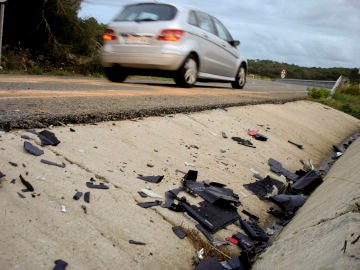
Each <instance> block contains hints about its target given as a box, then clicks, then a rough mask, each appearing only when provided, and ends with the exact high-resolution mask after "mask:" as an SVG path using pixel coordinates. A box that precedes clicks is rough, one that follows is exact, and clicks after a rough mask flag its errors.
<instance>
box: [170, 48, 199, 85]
mask: <svg viewBox="0 0 360 270" xmlns="http://www.w3.org/2000/svg"><path fill="white" fill-rule="evenodd" d="M197 75H198V64H197V62H196V59H195V57H194V56H193V55H190V56H189V57H187V58H186V60H185V61H184V64H183V65H182V66H181V67H180V68H179V70H178V71H177V72H176V75H175V78H174V80H175V83H176V84H177V85H178V86H180V87H185V88H190V87H193V86H194V84H195V83H196V80H197Z"/></svg>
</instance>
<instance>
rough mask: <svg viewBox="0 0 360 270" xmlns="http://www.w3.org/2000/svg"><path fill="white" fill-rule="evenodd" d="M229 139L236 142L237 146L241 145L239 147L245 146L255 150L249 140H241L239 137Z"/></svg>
mask: <svg viewBox="0 0 360 270" xmlns="http://www.w3.org/2000/svg"><path fill="white" fill-rule="evenodd" d="M231 139H232V140H233V141H236V142H237V143H238V144H241V145H244V146H247V147H252V148H256V146H254V145H253V143H252V142H251V141H249V140H246V139H243V138H240V137H231Z"/></svg>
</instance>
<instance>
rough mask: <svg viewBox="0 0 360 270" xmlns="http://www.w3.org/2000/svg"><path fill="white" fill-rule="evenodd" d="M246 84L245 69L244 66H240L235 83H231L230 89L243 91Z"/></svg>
mask: <svg viewBox="0 0 360 270" xmlns="http://www.w3.org/2000/svg"><path fill="white" fill-rule="evenodd" d="M245 83H246V69H245V67H244V66H240V68H239V71H238V73H237V75H236V78H235V81H233V82H231V86H232V88H235V89H243V88H244V86H245Z"/></svg>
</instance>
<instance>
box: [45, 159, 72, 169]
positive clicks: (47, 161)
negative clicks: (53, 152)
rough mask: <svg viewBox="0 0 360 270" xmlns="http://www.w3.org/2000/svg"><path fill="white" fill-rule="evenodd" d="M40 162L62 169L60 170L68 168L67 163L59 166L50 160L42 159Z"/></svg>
mask: <svg viewBox="0 0 360 270" xmlns="http://www.w3.org/2000/svg"><path fill="white" fill-rule="evenodd" d="M40 162H41V163H44V164H47V165H52V166H56V167H60V168H65V166H66V165H65V163H62V164H58V163H55V162H52V161H49V160H46V159H42V160H40Z"/></svg>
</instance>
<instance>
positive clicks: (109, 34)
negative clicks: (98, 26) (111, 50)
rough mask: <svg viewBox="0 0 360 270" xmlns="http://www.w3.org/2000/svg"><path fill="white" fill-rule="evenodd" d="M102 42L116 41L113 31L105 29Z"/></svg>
mask: <svg viewBox="0 0 360 270" xmlns="http://www.w3.org/2000/svg"><path fill="white" fill-rule="evenodd" d="M102 38H103V40H106V41H109V40H116V39H117V38H116V35H115V31H114V30H112V29H106V30H105V33H104V34H103V36H102Z"/></svg>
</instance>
